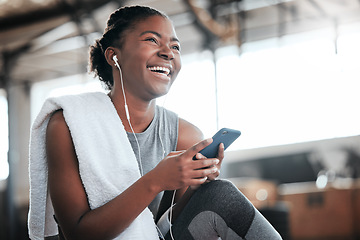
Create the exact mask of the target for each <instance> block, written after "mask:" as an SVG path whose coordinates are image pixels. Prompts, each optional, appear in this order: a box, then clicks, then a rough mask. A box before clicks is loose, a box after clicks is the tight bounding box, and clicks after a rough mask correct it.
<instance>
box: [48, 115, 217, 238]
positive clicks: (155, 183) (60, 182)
mask: <svg viewBox="0 0 360 240" xmlns="http://www.w3.org/2000/svg"><path fill="white" fill-rule="evenodd" d="M208 144H209V142H206V141H203V142H202V143H200V144H198V145H197V146H193V147H192V148H191V149H190V150H188V151H185V152H178V153H173V154H170V155H169V156H168V157H167V158H165V159H164V160H163V161H162V162H161V164H159V165H158V166H157V167H156V168H155V169H153V170H152V171H150V172H149V173H148V174H146V175H144V176H143V177H141V178H140V179H139V180H138V181H137V182H135V183H134V184H133V185H131V186H130V187H129V188H128V189H127V190H125V191H124V192H123V193H121V194H120V195H118V196H117V197H116V198H114V199H113V200H111V201H110V202H108V203H107V204H105V205H103V206H101V207H99V208H97V209H94V210H91V209H90V208H89V205H88V201H87V197H86V193H85V190H84V188H83V185H82V182H81V179H80V175H79V167H78V160H77V157H76V153H75V150H74V145H73V142H72V138H71V135H70V132H69V129H68V126H67V125H66V122H65V120H64V117H63V114H62V111H58V112H56V113H54V115H53V116H52V117H51V119H50V122H49V124H48V128H47V133H46V151H47V159H48V169H49V173H48V179H49V182H48V184H49V190H50V196H51V200H52V203H53V206H54V210H55V214H56V217H57V219H58V222H59V224H60V226H61V228H62V230H63V232H64V235H65V236H66V238H67V239H111V238H114V237H116V236H117V235H119V234H120V233H121V232H122V231H123V230H124V229H125V228H126V227H128V226H129V225H130V224H131V222H132V221H133V220H134V219H135V218H136V217H137V216H138V215H139V214H140V213H141V212H142V211H143V210H144V209H145V208H146V207H147V206H148V205H149V204H150V202H151V201H152V200H153V199H154V198H155V196H156V195H157V194H158V193H159V192H161V191H163V190H168V189H178V188H184V187H185V186H189V185H193V184H202V183H203V182H204V181H205V180H204V177H205V176H207V175H208V174H210V173H211V172H210V170H202V171H195V169H199V168H201V167H204V166H209V165H212V164H214V163H213V162H211V161H209V160H208V161H201V162H198V163H195V161H192V162H194V163H192V162H190V159H191V156H193V155H194V154H195V153H196V152H198V151H199V150H201V149H202V148H204V147H205V146H207V145H208ZM184 166H187V167H184ZM168 169H173V170H172V171H170V172H169V171H168Z"/></svg>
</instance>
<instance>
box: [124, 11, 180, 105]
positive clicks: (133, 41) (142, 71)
mask: <svg viewBox="0 0 360 240" xmlns="http://www.w3.org/2000/svg"><path fill="white" fill-rule="evenodd" d="M119 62H120V66H121V70H122V74H123V79H124V85H125V90H126V91H128V92H131V93H132V94H135V95H136V96H139V97H141V98H143V99H144V100H152V99H154V98H156V97H160V96H162V95H164V94H166V93H167V92H168V91H169V89H170V87H171V85H172V83H173V82H174V80H175V78H176V76H177V74H178V73H179V71H180V69H181V59H180V44H179V40H178V39H177V37H176V33H175V30H174V28H173V26H172V23H171V22H170V21H169V20H168V19H166V18H164V17H161V16H152V17H149V18H147V19H145V20H143V21H140V22H139V23H137V24H136V25H135V27H134V29H132V30H130V31H128V32H126V33H125V37H124V41H123V46H122V48H121V49H120V59H119Z"/></svg>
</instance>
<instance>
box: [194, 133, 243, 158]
mask: <svg viewBox="0 0 360 240" xmlns="http://www.w3.org/2000/svg"><path fill="white" fill-rule="evenodd" d="M240 135H241V132H240V131H239V130H234V129H231V128H222V129H220V130H219V131H218V132H217V133H216V134H215V135H214V136H213V137H212V139H213V142H212V143H211V144H210V145H209V146H207V147H206V148H204V149H203V150H201V151H200V153H201V154H202V155H204V156H205V157H207V158H216V157H217V153H218V150H219V145H220V143H223V144H224V151H225V150H226V149H227V148H228V147H229V146H230V145H231V144H232V143H233V142H234V141H235V140H236V139H237V138H238V137H239V136H240Z"/></svg>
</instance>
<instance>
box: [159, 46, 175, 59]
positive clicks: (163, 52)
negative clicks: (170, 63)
mask: <svg viewBox="0 0 360 240" xmlns="http://www.w3.org/2000/svg"><path fill="white" fill-rule="evenodd" d="M158 55H159V57H161V58H164V59H166V60H172V59H174V57H175V54H174V52H173V51H172V50H171V48H170V47H169V46H164V47H162V48H161V49H160V50H159V52H158Z"/></svg>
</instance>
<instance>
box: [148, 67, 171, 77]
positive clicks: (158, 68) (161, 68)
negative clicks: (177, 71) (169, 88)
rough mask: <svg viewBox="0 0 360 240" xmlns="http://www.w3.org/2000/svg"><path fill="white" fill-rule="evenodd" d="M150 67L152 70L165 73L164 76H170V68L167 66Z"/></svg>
mask: <svg viewBox="0 0 360 240" xmlns="http://www.w3.org/2000/svg"><path fill="white" fill-rule="evenodd" d="M148 69H149V70H150V71H152V72H156V73H159V74H163V75H164V76H168V75H169V74H170V69H169V68H167V67H160V66H153V67H148Z"/></svg>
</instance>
